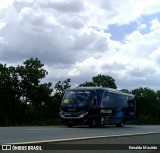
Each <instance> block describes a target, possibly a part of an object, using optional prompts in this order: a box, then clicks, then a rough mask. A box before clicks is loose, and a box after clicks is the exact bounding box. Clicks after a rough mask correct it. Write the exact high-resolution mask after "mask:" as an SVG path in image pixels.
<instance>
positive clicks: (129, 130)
mask: <svg viewBox="0 0 160 153" xmlns="http://www.w3.org/2000/svg"><path fill="white" fill-rule="evenodd" d="M143 133H160V125H151V126H137V125H126V126H125V127H123V128H117V127H115V126H106V127H104V128H88V127H85V126H79V127H74V128H68V127H51V126H47V127H0V144H5V143H22V142H34V141H38V142H43V141H48V142H52V141H57V140H59V139H72V138H84V137H85V138H86V137H89V138H90V137H104V136H107V137H109V136H117V135H118V136H119V135H132V134H143Z"/></svg>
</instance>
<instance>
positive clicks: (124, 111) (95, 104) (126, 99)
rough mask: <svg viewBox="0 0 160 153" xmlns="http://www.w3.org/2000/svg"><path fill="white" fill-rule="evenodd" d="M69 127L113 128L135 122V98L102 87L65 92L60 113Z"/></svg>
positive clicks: (80, 88)
mask: <svg viewBox="0 0 160 153" xmlns="http://www.w3.org/2000/svg"><path fill="white" fill-rule="evenodd" d="M59 115H60V118H61V120H62V122H63V123H65V124H66V125H67V126H68V127H72V126H75V125H77V124H88V125H89V127H100V126H104V125H116V126H117V127H123V126H124V124H125V123H130V122H133V121H135V119H136V103H135V98H134V95H132V94H128V93H123V92H121V91H119V90H116V89H111V88H102V87H78V88H74V89H69V90H67V91H66V92H65V94H64V96H63V98H62V102H61V106H60V112H59Z"/></svg>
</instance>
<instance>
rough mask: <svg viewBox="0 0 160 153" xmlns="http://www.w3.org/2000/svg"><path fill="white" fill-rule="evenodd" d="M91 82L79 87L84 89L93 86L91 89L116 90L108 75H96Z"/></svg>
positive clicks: (112, 80) (113, 81)
mask: <svg viewBox="0 0 160 153" xmlns="http://www.w3.org/2000/svg"><path fill="white" fill-rule="evenodd" d="M92 80H93V81H92V82H87V81H86V82H85V83H82V84H80V85H79V86H80V87H85V86H93V87H95V86H96V87H108V88H114V89H117V86H116V84H115V80H114V79H113V78H112V77H111V76H108V75H101V74H98V75H97V76H95V77H92Z"/></svg>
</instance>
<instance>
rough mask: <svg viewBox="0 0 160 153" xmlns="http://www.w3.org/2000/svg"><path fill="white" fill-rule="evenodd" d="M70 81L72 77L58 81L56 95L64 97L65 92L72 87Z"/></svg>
mask: <svg viewBox="0 0 160 153" xmlns="http://www.w3.org/2000/svg"><path fill="white" fill-rule="evenodd" d="M70 82H71V80H70V79H66V80H65V81H63V82H61V81H58V82H57V83H56V84H55V87H54V88H55V89H56V91H55V96H58V97H60V98H62V96H63V94H64V92H65V91H66V90H67V89H69V88H70V87H71V85H70Z"/></svg>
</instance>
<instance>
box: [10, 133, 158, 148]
mask: <svg viewBox="0 0 160 153" xmlns="http://www.w3.org/2000/svg"><path fill="white" fill-rule="evenodd" d="M156 133H160V131H159V132H147V133H135V134H121V135H109V136H108V135H107V136H93V137H78V138H65V139H53V140H41V141H26V142H16V143H8V144H12V145H16V144H17V145H18V144H19V145H22V144H37V143H49V142H65V141H74V140H87V139H98V138H111V137H123V136H137V135H145V134H156Z"/></svg>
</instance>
